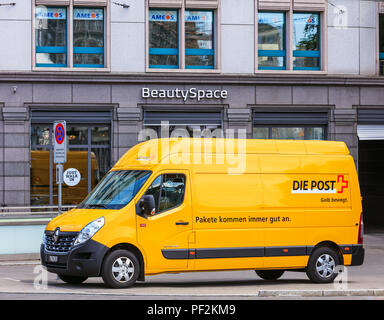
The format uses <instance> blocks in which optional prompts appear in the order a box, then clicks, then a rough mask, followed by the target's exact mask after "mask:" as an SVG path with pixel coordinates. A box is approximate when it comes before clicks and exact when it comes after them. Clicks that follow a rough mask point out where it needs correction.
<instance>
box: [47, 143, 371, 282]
mask: <svg viewBox="0 0 384 320" xmlns="http://www.w3.org/2000/svg"><path fill="white" fill-rule="evenodd" d="M363 260H364V247H363V220H362V206H361V195H360V189H359V181H358V177H357V174H356V169H355V164H354V161H353V158H352V157H351V155H350V154H349V151H348V149H347V147H346V145H345V144H344V143H343V142H330V141H290V140H247V139H196V138H179V139H176V138H175V139H156V140H149V141H146V142H143V143H140V144H138V145H136V146H135V147H133V148H132V149H130V150H129V151H128V152H127V153H126V154H125V155H124V156H123V157H122V158H121V159H120V160H119V161H118V162H117V163H116V164H115V166H114V167H113V168H112V169H111V170H110V171H109V172H108V173H107V174H106V176H105V177H104V178H103V179H102V180H101V182H100V183H99V184H98V185H97V186H96V187H95V189H94V190H93V191H92V192H91V193H90V194H89V195H88V196H87V198H86V199H85V200H84V201H83V202H82V203H81V204H80V205H79V206H78V207H77V208H75V209H73V210H71V211H69V212H67V213H64V214H62V215H60V216H58V217H56V218H55V219H53V220H52V221H51V222H50V223H49V224H48V225H47V227H46V230H45V233H44V238H43V243H42V245H41V262H42V264H43V265H44V266H45V267H46V269H47V270H48V271H50V272H54V273H56V274H57V275H58V276H59V277H60V278H61V279H62V280H63V281H65V282H68V283H81V282H83V281H85V280H86V279H87V278H88V277H99V276H101V277H102V278H103V280H104V282H105V283H106V284H107V285H108V286H110V287H114V288H125V287H129V286H131V285H133V284H134V283H135V282H136V281H137V280H139V281H144V279H145V276H147V275H154V274H159V273H166V272H171V273H174V272H190V271H218V270H255V271H256V273H257V275H258V276H260V277H261V278H263V279H268V280H276V279H278V278H279V277H280V276H281V275H282V274H283V273H284V272H285V271H303V272H306V274H307V275H308V277H309V279H310V280H311V281H313V282H316V283H328V282H332V281H333V280H334V279H335V277H336V275H337V272H336V271H337V266H338V265H340V266H341V265H345V266H357V265H361V264H362V263H363Z"/></svg>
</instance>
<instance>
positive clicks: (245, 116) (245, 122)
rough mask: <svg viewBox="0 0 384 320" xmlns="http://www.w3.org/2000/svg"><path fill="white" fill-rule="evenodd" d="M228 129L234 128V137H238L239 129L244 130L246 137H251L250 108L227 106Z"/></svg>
mask: <svg viewBox="0 0 384 320" xmlns="http://www.w3.org/2000/svg"><path fill="white" fill-rule="evenodd" d="M227 117H228V126H227V128H228V129H234V130H235V136H234V137H235V138H237V137H238V133H239V130H240V129H241V130H245V131H246V133H247V136H246V138H252V122H251V119H252V116H251V109H250V108H246V109H243V108H229V109H227Z"/></svg>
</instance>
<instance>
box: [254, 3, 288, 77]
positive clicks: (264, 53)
mask: <svg viewBox="0 0 384 320" xmlns="http://www.w3.org/2000/svg"><path fill="white" fill-rule="evenodd" d="M260 13H282V14H283V15H284V23H283V34H284V50H260V49H259V48H258V46H259V40H258V37H259V32H257V68H258V70H287V57H288V55H287V29H288V28H287V12H286V11H269V10H259V11H258V15H257V30H259V14H260ZM260 53H261V54H260ZM259 57H283V58H284V65H283V66H282V67H264V66H259Z"/></svg>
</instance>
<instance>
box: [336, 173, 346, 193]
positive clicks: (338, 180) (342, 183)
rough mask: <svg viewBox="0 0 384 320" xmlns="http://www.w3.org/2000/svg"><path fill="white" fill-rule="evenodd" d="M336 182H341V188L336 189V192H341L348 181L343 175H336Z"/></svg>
mask: <svg viewBox="0 0 384 320" xmlns="http://www.w3.org/2000/svg"><path fill="white" fill-rule="evenodd" d="M337 183H341V186H340V187H341V189H340V190H339V191H337V193H343V191H344V189H346V188H348V186H349V182H348V181H347V180H344V176H343V175H338V176H337Z"/></svg>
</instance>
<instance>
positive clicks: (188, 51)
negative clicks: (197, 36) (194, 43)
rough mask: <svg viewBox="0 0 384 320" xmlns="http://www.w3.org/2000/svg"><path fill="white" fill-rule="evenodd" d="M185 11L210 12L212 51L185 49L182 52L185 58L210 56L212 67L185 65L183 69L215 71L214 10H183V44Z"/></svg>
mask: <svg viewBox="0 0 384 320" xmlns="http://www.w3.org/2000/svg"><path fill="white" fill-rule="evenodd" d="M185 11H189V12H193V11H195V12H212V48H213V49H187V48H185V50H184V56H185V57H187V56H212V66H194V65H186V64H185V69H215V65H216V62H215V60H216V59H215V56H216V55H215V52H216V50H215V49H216V48H215V39H216V37H215V32H216V30H215V29H216V28H215V23H216V18H215V10H212V9H185V10H184V19H183V20H184V21H183V23H184V35H183V37H184V42H185V38H186V37H185V24H186V21H185Z"/></svg>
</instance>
